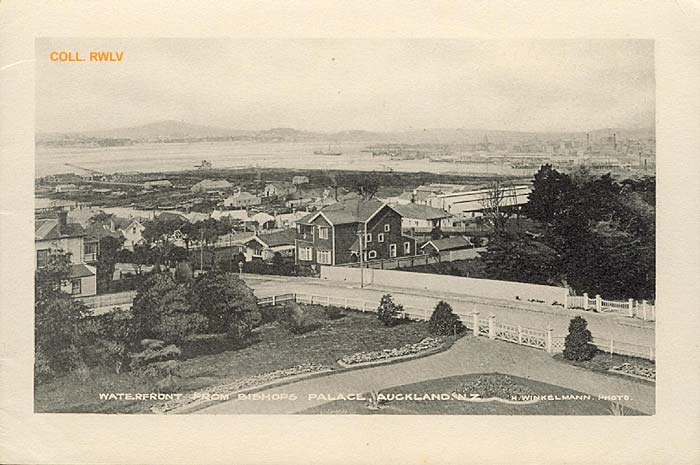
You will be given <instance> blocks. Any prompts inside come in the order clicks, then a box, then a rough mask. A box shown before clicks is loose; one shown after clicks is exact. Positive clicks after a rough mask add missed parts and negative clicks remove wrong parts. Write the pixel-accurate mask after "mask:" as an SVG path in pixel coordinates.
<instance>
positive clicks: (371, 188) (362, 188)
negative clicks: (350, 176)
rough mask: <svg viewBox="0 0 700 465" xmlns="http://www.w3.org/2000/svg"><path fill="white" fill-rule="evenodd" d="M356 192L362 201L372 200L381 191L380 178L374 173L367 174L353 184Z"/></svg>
mask: <svg viewBox="0 0 700 465" xmlns="http://www.w3.org/2000/svg"><path fill="white" fill-rule="evenodd" d="M353 187H354V189H355V191H356V192H357V193H358V194H359V196H360V198H361V199H362V200H370V199H371V198H373V197H374V196H375V194H376V193H377V191H378V190H379V187H380V184H379V177H378V176H377V175H376V174H374V173H371V172H370V173H366V174H364V175H363V176H362V177H360V178H357V179H356V180H355V181H354V182H353Z"/></svg>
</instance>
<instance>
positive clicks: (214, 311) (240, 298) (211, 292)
mask: <svg viewBox="0 0 700 465" xmlns="http://www.w3.org/2000/svg"><path fill="white" fill-rule="evenodd" d="M192 306H193V308H196V309H197V311H198V312H200V313H201V314H202V315H204V316H205V317H206V318H207V321H208V331H209V332H212V333H224V332H225V333H228V334H229V336H230V337H231V338H233V339H235V340H237V341H243V340H245V339H246V338H247V337H248V336H249V335H250V332H251V330H252V329H253V326H254V325H255V324H257V323H258V321H259V320H260V312H259V309H258V304H257V299H256V298H255V295H254V294H253V291H252V289H251V288H250V287H248V286H247V285H246V283H245V282H244V281H243V280H241V279H239V278H238V277H237V276H236V275H235V274H233V273H221V272H218V271H211V272H209V273H205V274H202V275H200V276H198V277H197V278H196V279H195V281H194V283H193V285H192Z"/></svg>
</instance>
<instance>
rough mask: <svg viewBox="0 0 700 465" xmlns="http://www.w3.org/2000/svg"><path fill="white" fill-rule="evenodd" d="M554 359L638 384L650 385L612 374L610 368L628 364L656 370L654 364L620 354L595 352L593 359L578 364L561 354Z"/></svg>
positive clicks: (635, 379) (637, 379)
mask: <svg viewBox="0 0 700 465" xmlns="http://www.w3.org/2000/svg"><path fill="white" fill-rule="evenodd" d="M554 359H555V360H557V361H560V362H562V363H569V364H571V365H574V366H577V367H580V368H585V369H587V370H591V371H596V372H600V373H603V374H605V375H609V376H620V377H623V378H624V379H627V380H630V381H634V382H640V383H651V382H652V381H651V380H648V381H647V380H644V379H639V378H633V377H630V376H625V375H622V374H619V373H614V372H610V371H608V370H610V369H611V368H613V367H615V366H620V365H622V364H623V363H629V364H632V365H635V366H638V367H641V368H651V369H655V368H656V363H654V362H652V361H650V360H647V359H644V358H639V357H632V356H629V355H620V354H608V353H606V352H603V351H597V352H596V353H595V355H593V358H592V359H590V360H584V361H580V362H575V361H571V360H567V359H565V358H564V356H563V355H562V354H556V355H555V356H554Z"/></svg>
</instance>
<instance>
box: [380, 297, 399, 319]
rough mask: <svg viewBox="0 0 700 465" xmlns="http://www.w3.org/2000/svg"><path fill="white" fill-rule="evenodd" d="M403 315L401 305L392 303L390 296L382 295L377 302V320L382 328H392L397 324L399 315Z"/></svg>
mask: <svg viewBox="0 0 700 465" xmlns="http://www.w3.org/2000/svg"><path fill="white" fill-rule="evenodd" d="M402 313H403V305H400V304H396V303H394V299H393V298H392V297H391V294H384V295H383V296H382V298H381V300H380V301H379V307H378V308H377V318H378V319H379V321H381V322H382V323H384V326H394V325H395V324H397V323H398V322H399V319H398V317H399V315H400V314H402Z"/></svg>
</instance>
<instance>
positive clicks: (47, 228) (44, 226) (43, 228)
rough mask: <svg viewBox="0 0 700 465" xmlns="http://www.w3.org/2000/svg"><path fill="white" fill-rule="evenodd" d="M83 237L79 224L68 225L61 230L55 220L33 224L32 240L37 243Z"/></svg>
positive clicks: (45, 220)
mask: <svg viewBox="0 0 700 465" xmlns="http://www.w3.org/2000/svg"><path fill="white" fill-rule="evenodd" d="M84 235H85V230H84V229H83V227H82V226H80V225H79V224H77V223H68V224H67V225H66V226H65V227H64V228H61V226H60V222H59V220H58V219H57V218H48V219H42V220H36V221H35V223H34V240H37V241H41V240H47V239H60V238H62V237H78V236H84Z"/></svg>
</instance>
